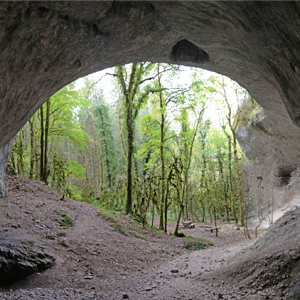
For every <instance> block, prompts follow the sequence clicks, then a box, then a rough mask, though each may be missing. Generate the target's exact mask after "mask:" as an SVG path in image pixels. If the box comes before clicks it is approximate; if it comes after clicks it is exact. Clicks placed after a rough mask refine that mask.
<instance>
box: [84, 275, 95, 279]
mask: <svg viewBox="0 0 300 300" xmlns="http://www.w3.org/2000/svg"><path fill="white" fill-rule="evenodd" d="M83 278H84V279H88V280H91V279H93V278H94V277H93V276H90V275H88V276H84V277H83Z"/></svg>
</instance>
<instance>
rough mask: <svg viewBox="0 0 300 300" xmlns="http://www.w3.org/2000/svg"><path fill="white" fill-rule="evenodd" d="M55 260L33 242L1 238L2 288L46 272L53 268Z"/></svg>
mask: <svg viewBox="0 0 300 300" xmlns="http://www.w3.org/2000/svg"><path fill="white" fill-rule="evenodd" d="M54 260H55V259H54V257H52V256H50V255H48V254H46V253H44V252H43V250H42V248H40V247H37V246H35V245H34V243H33V242H30V241H20V240H18V239H8V238H0V286H5V285H9V284H11V283H14V282H15V281H18V280H20V279H22V278H24V277H27V276H29V275H31V274H33V273H35V272H41V271H44V270H46V269H48V268H49V267H51V266H52V264H53V262H54Z"/></svg>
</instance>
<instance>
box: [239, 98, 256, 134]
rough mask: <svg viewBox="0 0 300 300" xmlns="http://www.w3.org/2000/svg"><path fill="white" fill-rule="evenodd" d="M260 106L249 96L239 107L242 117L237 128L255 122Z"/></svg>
mask: <svg viewBox="0 0 300 300" xmlns="http://www.w3.org/2000/svg"><path fill="white" fill-rule="evenodd" d="M259 108H260V105H259V104H258V103H257V102H256V101H255V100H254V99H253V98H252V97H251V96H250V95H249V96H248V97H247V98H245V100H244V101H243V102H242V104H241V106H240V107H239V111H240V117H239V121H238V124H237V128H238V129H240V128H241V127H243V126H245V125H246V124H248V123H249V122H251V121H252V120H253V117H254V115H255V114H256V113H257V112H258V110H259Z"/></svg>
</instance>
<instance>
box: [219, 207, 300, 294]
mask: <svg viewBox="0 0 300 300" xmlns="http://www.w3.org/2000/svg"><path fill="white" fill-rule="evenodd" d="M299 228H300V208H297V209H295V210H293V211H289V212H288V213H286V214H285V215H284V216H283V217H282V218H280V219H279V220H278V221H276V222H275V223H274V224H273V225H272V226H271V227H270V228H269V230H268V232H267V233H266V234H265V235H264V237H263V238H261V239H260V240H259V241H258V242H257V243H255V244H254V245H253V246H252V247H248V248H247V249H245V250H244V251H242V252H241V253H239V254H238V255H236V256H235V257H234V258H232V259H231V260H230V261H229V262H230V263H232V262H233V261H235V263H233V264H232V265H230V266H229V267H228V269H229V270H228V271H226V272H224V274H225V277H226V278H227V277H232V278H234V279H235V280H236V281H237V284H238V285H240V286H249V287H251V286H255V287H256V288H260V289H261V290H265V289H267V288H269V287H277V288H278V289H280V290H281V291H282V296H283V297H285V298H284V299H290V300H296V299H300V288H299V284H298V283H299V274H300V230H299Z"/></svg>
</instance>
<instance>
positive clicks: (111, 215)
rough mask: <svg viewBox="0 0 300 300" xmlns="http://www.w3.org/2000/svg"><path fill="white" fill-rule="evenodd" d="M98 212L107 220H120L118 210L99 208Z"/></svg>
mask: <svg viewBox="0 0 300 300" xmlns="http://www.w3.org/2000/svg"><path fill="white" fill-rule="evenodd" d="M97 213H98V215H100V216H101V217H103V218H104V219H105V220H107V221H109V222H114V223H116V222H117V221H118V220H119V217H118V216H116V212H115V211H113V210H105V209H101V208H99V209H98V211H97Z"/></svg>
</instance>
